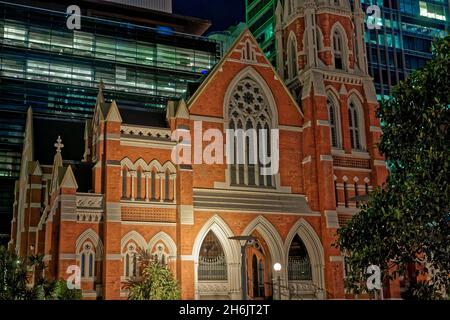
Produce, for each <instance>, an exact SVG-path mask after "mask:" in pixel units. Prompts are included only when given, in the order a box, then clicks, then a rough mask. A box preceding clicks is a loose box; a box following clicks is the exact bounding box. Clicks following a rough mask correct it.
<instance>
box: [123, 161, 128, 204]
mask: <svg viewBox="0 0 450 320" xmlns="http://www.w3.org/2000/svg"><path fill="white" fill-rule="evenodd" d="M127 177H128V170H127V168H123V169H122V198H124V199H125V198H127V197H128V194H127V193H128V190H127Z"/></svg>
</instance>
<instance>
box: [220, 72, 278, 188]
mask: <svg viewBox="0 0 450 320" xmlns="http://www.w3.org/2000/svg"><path fill="white" fill-rule="evenodd" d="M272 117H273V115H272V111H271V109H270V105H269V102H268V99H267V97H266V95H265V93H264V90H263V89H262V87H261V86H260V85H259V83H257V82H256V81H255V80H253V79H252V78H251V77H246V78H244V79H242V80H241V81H239V82H238V83H237V85H236V86H235V88H234V89H233V91H232V94H231V96H230V99H229V101H228V118H229V124H228V127H229V129H233V130H235V131H236V134H235V135H234V150H233V151H234V157H233V160H234V161H233V164H232V165H231V166H230V183H231V185H244V186H259V187H271V186H273V185H274V182H273V176H271V175H263V174H262V171H261V170H262V169H263V168H264V167H270V165H271V163H270V162H269V161H266V162H268V163H265V164H264V163H263V161H261V159H260V158H261V157H260V154H263V155H265V156H266V157H267V159H269V158H270V156H271V152H270V137H271V133H270V129H272ZM239 129H242V130H239ZM262 129H265V130H262ZM239 132H240V134H239Z"/></svg>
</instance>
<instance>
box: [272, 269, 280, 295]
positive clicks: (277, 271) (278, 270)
mask: <svg viewBox="0 0 450 320" xmlns="http://www.w3.org/2000/svg"><path fill="white" fill-rule="evenodd" d="M273 270H275V272H276V273H277V285H278V300H281V278H280V271H281V263H279V262H277V263H275V264H274V265H273Z"/></svg>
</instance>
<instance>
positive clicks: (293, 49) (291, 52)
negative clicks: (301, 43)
mask: <svg viewBox="0 0 450 320" xmlns="http://www.w3.org/2000/svg"><path fill="white" fill-rule="evenodd" d="M288 48H289V49H288V77H289V80H290V79H293V78H295V77H296V76H297V74H298V64H297V45H296V42H295V38H294V37H290V38H289V47H288Z"/></svg>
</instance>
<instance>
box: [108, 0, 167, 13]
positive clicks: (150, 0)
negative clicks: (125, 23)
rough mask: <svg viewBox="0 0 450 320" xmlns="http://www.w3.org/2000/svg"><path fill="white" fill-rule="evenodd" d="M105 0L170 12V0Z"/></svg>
mask: <svg viewBox="0 0 450 320" xmlns="http://www.w3.org/2000/svg"><path fill="white" fill-rule="evenodd" d="M105 1H109V2H116V3H121V4H125V5H129V6H134V7H139V8H145V9H151V10H157V11H163V12H169V13H172V0H105Z"/></svg>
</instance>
